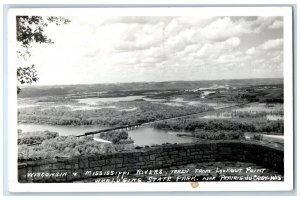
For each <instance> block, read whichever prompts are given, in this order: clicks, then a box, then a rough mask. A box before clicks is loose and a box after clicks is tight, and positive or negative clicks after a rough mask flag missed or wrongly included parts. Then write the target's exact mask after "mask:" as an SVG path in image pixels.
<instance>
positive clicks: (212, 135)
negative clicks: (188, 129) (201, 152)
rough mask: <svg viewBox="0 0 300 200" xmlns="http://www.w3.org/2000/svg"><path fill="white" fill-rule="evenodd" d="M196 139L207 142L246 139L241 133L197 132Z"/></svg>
mask: <svg viewBox="0 0 300 200" xmlns="http://www.w3.org/2000/svg"><path fill="white" fill-rule="evenodd" d="M193 135H194V137H196V138H200V139H207V140H240V139H243V138H244V133H243V132H241V131H197V132H195V133H193Z"/></svg>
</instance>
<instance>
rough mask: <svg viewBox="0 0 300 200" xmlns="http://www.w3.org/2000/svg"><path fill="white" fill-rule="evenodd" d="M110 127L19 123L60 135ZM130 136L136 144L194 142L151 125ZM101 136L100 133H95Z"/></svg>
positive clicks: (25, 127)
mask: <svg viewBox="0 0 300 200" xmlns="http://www.w3.org/2000/svg"><path fill="white" fill-rule="evenodd" d="M106 128H109V127H101V126H76V127H75V126H56V125H44V124H23V123H19V124H18V129H22V131H23V132H32V131H45V130H48V131H52V132H58V133H59V135H60V136H63V135H64V136H67V135H82V134H84V133H85V132H90V131H96V130H101V129H106ZM180 133H182V132H180ZM128 134H129V137H131V138H132V139H133V140H134V143H135V144H136V145H140V146H144V145H152V144H163V143H167V142H168V143H171V144H172V143H187V142H192V141H193V140H194V139H193V138H189V137H178V136H177V132H174V131H165V130H157V129H154V128H149V127H140V128H138V129H134V130H129V131H128ZM95 137H99V135H95Z"/></svg>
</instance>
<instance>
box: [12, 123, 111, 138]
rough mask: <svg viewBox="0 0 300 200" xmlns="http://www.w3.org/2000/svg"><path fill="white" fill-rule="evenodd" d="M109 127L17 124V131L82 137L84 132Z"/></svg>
mask: <svg viewBox="0 0 300 200" xmlns="http://www.w3.org/2000/svg"><path fill="white" fill-rule="evenodd" d="M106 128H109V127H103V126H102V127H101V126H58V125H47V124H23V123H19V124H18V129H22V132H31V131H46V130H48V131H52V132H58V133H59V135H60V136H63V135H64V136H67V135H82V134H84V133H85V132H89V131H96V130H101V129H106Z"/></svg>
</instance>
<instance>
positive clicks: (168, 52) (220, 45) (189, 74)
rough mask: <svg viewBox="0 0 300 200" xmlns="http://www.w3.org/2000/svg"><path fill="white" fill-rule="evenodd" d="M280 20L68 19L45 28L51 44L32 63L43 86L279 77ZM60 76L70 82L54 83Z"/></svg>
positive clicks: (39, 49) (41, 48)
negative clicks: (79, 83)
mask: <svg viewBox="0 0 300 200" xmlns="http://www.w3.org/2000/svg"><path fill="white" fill-rule="evenodd" d="M280 20H281V18H278V17H273V16H271V17H230V16H228V17H216V16H213V17H211V16H208V17H202V16H201V17H199V16H198V17H197V16H195V17H191V16H185V17H181V16H173V17H172V16H170V17H152V16H149V17H147V16H146V17H99V16H98V17H91V16H89V17H85V18H82V17H73V18H72V19H71V23H70V24H67V25H64V26H59V27H57V26H49V27H47V29H48V30H49V31H48V32H47V35H48V36H49V38H52V39H53V40H54V41H55V44H53V45H46V46H45V45H36V46H35V47H34V50H33V51H32V54H33V55H32V59H33V60H35V61H34V62H35V63H37V70H38V72H39V74H40V82H41V83H43V84H45V83H48V84H49V83H50V84H51V83H53V82H55V83H73V82H72V80H80V81H82V82H84V81H86V82H131V81H165V80H175V79H182V80H201V79H220V78H236V77H238V78H240V77H255V76H257V77H258V76H259V77H261V76H266V77H268V76H273V75H274V74H276V76H277V75H278V74H280V67H282V66H281V65H282V54H280V53H282V47H283V39H282V38H278V37H280V35H279V36H278V35H275V36H273V35H272V33H277V32H278V33H280V32H281V30H282V28H280V26H279V25H278V23H279V22H276V21H280ZM270 27H271V28H274V27H278V28H276V29H272V31H271V30H270ZM262 40H265V41H262ZM262 59H263V60H262ZM258 61H260V62H259V64H258ZM266 66H268V67H266ZM264 67H266V68H265V69H264ZM272 67H273V68H276V70H274V69H272ZM49 69H51V73H49V72H48V71H49ZM250 69H251V70H250ZM252 69H255V70H252ZM58 71H63V72H64V73H66V74H68V78H66V77H63V76H61V77H60V76H56V75H55V73H56V72H58ZM259 73H261V74H259ZM49 74H51V77H52V78H50V76H49ZM82 74H84V77H85V79H84V80H81V76H82ZM274 76H275V75H274ZM54 79H55V80H54Z"/></svg>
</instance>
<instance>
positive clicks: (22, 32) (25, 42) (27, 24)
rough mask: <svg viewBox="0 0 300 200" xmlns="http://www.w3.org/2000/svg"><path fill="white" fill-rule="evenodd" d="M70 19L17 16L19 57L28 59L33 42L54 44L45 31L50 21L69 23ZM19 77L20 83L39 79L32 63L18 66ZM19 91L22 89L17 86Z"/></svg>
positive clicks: (28, 82)
mask: <svg viewBox="0 0 300 200" xmlns="http://www.w3.org/2000/svg"><path fill="white" fill-rule="evenodd" d="M69 22H70V20H69V19H66V18H64V17H53V16H51V17H42V16H17V17H16V28H17V42H18V43H19V44H20V49H19V50H18V51H17V56H18V59H23V60H27V59H28V58H29V57H30V56H31V53H30V48H32V43H45V44H53V43H54V42H53V41H52V40H51V39H50V38H48V37H47V35H46V34H45V33H44V28H45V27H47V26H48V24H50V23H55V24H56V25H57V26H59V25H62V24H67V23H69ZM17 79H18V82H19V84H32V83H33V82H37V81H38V75H37V71H36V69H35V67H34V65H33V64H32V65H31V66H19V67H18V68H17ZM17 89H18V90H17V92H18V94H19V93H20V91H21V89H20V87H19V86H17Z"/></svg>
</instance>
